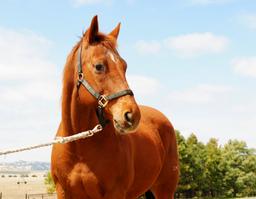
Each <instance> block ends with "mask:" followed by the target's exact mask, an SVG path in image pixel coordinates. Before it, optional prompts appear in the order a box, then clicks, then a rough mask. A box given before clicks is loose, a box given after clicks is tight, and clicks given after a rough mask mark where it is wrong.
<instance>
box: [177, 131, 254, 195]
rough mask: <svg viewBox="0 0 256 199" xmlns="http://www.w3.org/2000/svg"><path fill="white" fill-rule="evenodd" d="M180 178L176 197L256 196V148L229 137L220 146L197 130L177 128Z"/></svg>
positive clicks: (213, 139)
mask: <svg viewBox="0 0 256 199" xmlns="http://www.w3.org/2000/svg"><path fill="white" fill-rule="evenodd" d="M176 137H177V143H178V149H179V160H180V181H179V186H178V189H177V192H176V198H193V197H203V198H206V197H244V196H256V150H255V149H250V148H248V147H247V145H246V143H245V142H243V141H238V140H229V141H228V143H226V144H225V145H223V146H221V145H219V144H218V140H217V139H215V138H211V139H210V140H209V141H208V143H206V144H204V143H202V142H200V141H198V139H197V137H196V136H195V135H194V134H191V135H190V136H189V137H188V138H187V139H186V138H185V137H184V136H182V135H181V133H180V132H179V131H176Z"/></svg>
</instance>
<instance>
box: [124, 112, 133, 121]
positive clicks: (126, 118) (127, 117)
mask: <svg viewBox="0 0 256 199" xmlns="http://www.w3.org/2000/svg"><path fill="white" fill-rule="evenodd" d="M124 118H125V120H126V121H127V122H132V113H131V112H126V113H125V114H124Z"/></svg>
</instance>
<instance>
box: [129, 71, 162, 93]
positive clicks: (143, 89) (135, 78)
mask: <svg viewBox="0 0 256 199" xmlns="http://www.w3.org/2000/svg"><path fill="white" fill-rule="evenodd" d="M127 80H128V82H129V85H130V87H131V89H132V90H134V92H135V94H136V95H137V96H143V97H147V96H153V95H155V94H157V93H158V91H159V89H160V88H161V84H160V82H159V81H158V80H157V79H154V78H152V77H147V76H142V75H130V76H127Z"/></svg>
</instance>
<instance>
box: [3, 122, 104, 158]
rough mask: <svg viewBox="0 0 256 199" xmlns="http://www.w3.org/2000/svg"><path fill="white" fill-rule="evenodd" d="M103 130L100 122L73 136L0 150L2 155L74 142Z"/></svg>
mask: <svg viewBox="0 0 256 199" xmlns="http://www.w3.org/2000/svg"><path fill="white" fill-rule="evenodd" d="M102 130H103V127H102V126H101V125H100V124H98V125H96V126H95V127H94V128H93V129H92V130H88V131H83V132H81V133H77V134H75V135H71V136H67V137H55V139H54V140H53V141H50V142H47V143H42V144H37V145H32V146H27V147H21V148H17V149H11V150H6V151H0V156H1V155H7V154H10V153H18V152H21V151H28V150H32V149H37V148H41V147H46V146H51V145H53V144H66V143H69V142H73V141H76V140H79V139H84V138H88V137H91V136H93V135H94V134H96V133H98V132H100V131H102Z"/></svg>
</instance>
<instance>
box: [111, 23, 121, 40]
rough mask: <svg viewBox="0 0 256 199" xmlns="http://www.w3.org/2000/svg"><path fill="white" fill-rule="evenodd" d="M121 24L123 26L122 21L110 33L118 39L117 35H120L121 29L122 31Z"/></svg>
mask: <svg viewBox="0 0 256 199" xmlns="http://www.w3.org/2000/svg"><path fill="white" fill-rule="evenodd" d="M120 26H121V23H118V24H117V26H116V27H115V28H114V30H112V32H111V33H109V35H111V36H112V37H114V38H115V39H117V37H118V35H119V31H120Z"/></svg>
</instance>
